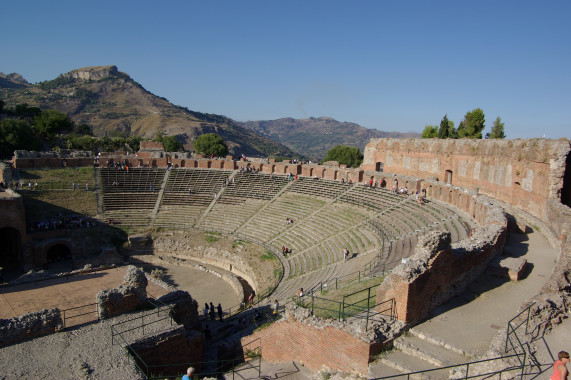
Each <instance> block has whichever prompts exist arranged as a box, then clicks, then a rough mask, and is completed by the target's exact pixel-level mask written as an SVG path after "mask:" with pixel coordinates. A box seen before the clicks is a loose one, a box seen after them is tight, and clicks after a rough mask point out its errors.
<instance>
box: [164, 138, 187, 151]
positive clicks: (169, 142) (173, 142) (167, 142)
mask: <svg viewBox="0 0 571 380" xmlns="http://www.w3.org/2000/svg"><path fill="white" fill-rule="evenodd" d="M163 147H164V148H165V152H182V151H183V150H184V147H183V146H182V143H181V142H180V141H178V140H177V138H176V136H163Z"/></svg>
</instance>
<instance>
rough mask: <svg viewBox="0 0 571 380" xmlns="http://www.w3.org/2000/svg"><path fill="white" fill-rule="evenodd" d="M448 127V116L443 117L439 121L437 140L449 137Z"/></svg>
mask: <svg viewBox="0 0 571 380" xmlns="http://www.w3.org/2000/svg"><path fill="white" fill-rule="evenodd" d="M449 129H450V126H449V125H448V114H446V115H444V117H443V118H442V121H440V128H439V129H438V138H439V139H445V138H448V136H449V133H448V132H449Z"/></svg>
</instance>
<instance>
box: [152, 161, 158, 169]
mask: <svg viewBox="0 0 571 380" xmlns="http://www.w3.org/2000/svg"><path fill="white" fill-rule="evenodd" d="M151 166H152V167H153V168H156V167H157V160H153V162H152V164H151Z"/></svg>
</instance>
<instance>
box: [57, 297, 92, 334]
mask: <svg viewBox="0 0 571 380" xmlns="http://www.w3.org/2000/svg"><path fill="white" fill-rule="evenodd" d="M61 317H62V322H63V328H64V329H65V328H67V327H70V326H72V325H75V324H82V323H89V322H95V321H98V320H99V304H97V303H90V304H87V305H81V306H76V307H71V308H69V309H63V310H62V311H61ZM75 318H78V319H75ZM70 320H74V321H79V322H77V323H74V324H72V323H70Z"/></svg>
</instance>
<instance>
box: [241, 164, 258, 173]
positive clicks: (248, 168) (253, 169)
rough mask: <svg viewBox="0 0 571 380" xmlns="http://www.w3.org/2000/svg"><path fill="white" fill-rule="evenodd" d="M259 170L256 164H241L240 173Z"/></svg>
mask: <svg viewBox="0 0 571 380" xmlns="http://www.w3.org/2000/svg"><path fill="white" fill-rule="evenodd" d="M257 172H259V170H258V169H256V168H255V167H254V166H250V164H248V166H241V167H240V173H242V174H244V173H252V174H256V173H257Z"/></svg>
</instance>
